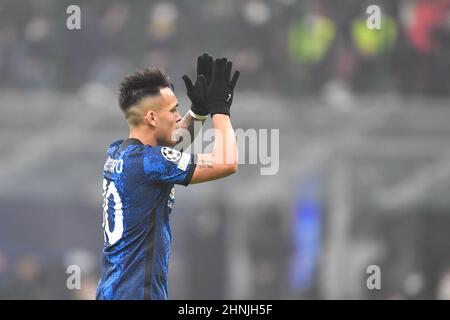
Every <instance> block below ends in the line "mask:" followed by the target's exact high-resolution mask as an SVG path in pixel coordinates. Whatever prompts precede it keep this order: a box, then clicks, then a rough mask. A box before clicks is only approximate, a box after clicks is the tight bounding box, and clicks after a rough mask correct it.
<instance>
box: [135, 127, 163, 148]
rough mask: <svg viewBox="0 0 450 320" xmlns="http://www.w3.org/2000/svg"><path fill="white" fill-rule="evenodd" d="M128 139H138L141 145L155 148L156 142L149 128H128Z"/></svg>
mask: <svg viewBox="0 0 450 320" xmlns="http://www.w3.org/2000/svg"><path fill="white" fill-rule="evenodd" d="M129 138H134V139H138V140H139V141H141V142H142V143H143V144H146V145H150V146H156V145H157V141H156V138H155V136H154V135H153V132H152V130H151V129H150V128H145V127H144V126H139V127H134V128H130V135H129Z"/></svg>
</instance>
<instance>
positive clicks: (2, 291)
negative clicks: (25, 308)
mask: <svg viewBox="0 0 450 320" xmlns="http://www.w3.org/2000/svg"><path fill="white" fill-rule="evenodd" d="M71 265H75V266H79V267H80V269H81V273H80V278H79V282H76V281H78V280H75V279H73V278H71V276H72V275H73V274H74V272H73V271H72V270H71V269H70V268H68V267H69V266H71ZM97 265H98V262H97V258H96V257H95V256H94V254H93V253H92V252H90V251H88V250H85V249H74V250H70V251H68V252H67V253H65V254H64V255H63V256H56V257H54V258H52V259H49V258H48V257H44V256H42V257H41V256H39V255H38V254H36V253H22V254H18V255H14V256H12V255H8V254H7V253H6V252H2V251H0V300H3V299H20V300H22V299H26V300H28V299H40V300H42V299H43V300H47V299H71V300H73V299H76V300H90V299H93V298H94V297H95V290H96V287H97V281H98V267H97ZM68 283H69V284H68Z"/></svg>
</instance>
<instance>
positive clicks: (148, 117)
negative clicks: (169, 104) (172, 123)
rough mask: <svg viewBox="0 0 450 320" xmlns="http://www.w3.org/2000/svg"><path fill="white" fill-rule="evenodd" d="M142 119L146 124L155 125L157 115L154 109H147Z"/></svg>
mask: <svg viewBox="0 0 450 320" xmlns="http://www.w3.org/2000/svg"><path fill="white" fill-rule="evenodd" d="M144 121H145V123H146V124H148V125H150V126H152V127H156V125H157V124H158V116H157V114H156V112H155V111H154V110H149V111H147V113H146V114H145V116H144Z"/></svg>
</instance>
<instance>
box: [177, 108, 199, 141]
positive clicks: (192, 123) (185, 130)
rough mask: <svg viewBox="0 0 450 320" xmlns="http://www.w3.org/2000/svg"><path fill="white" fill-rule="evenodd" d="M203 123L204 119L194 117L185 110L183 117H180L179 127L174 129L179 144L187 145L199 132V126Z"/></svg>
mask: <svg viewBox="0 0 450 320" xmlns="http://www.w3.org/2000/svg"><path fill="white" fill-rule="evenodd" d="M204 123H205V120H198V119H195V118H194V117H192V115H191V114H190V113H189V112H187V113H186V114H185V115H184V117H183V119H181V121H180V126H179V128H178V129H177V130H176V131H175V135H176V137H177V140H178V141H179V144H181V145H182V146H183V148H187V147H189V146H190V145H191V144H192V142H193V141H194V139H195V137H196V136H197V135H198V134H199V132H200V128H201V127H202V126H203V124H204ZM186 139H187V141H186Z"/></svg>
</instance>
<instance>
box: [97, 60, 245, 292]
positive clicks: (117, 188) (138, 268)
mask: <svg viewBox="0 0 450 320" xmlns="http://www.w3.org/2000/svg"><path fill="white" fill-rule="evenodd" d="M231 69H232V63H231V62H230V61H227V59H226V58H221V59H216V60H214V61H213V59H212V57H210V56H209V55H207V54H203V55H202V56H200V57H199V58H198V59H197V79H196V81H195V84H192V82H191V80H190V78H189V77H188V76H184V77H183V80H184V81H185V84H186V88H187V95H188V97H189V98H190V99H191V102H192V106H191V109H190V110H189V112H188V113H187V114H186V115H185V116H184V118H183V119H182V118H181V117H180V114H179V112H178V100H177V97H176V96H175V94H174V91H173V86H172V85H171V83H170V82H169V79H168V77H167V75H166V74H165V73H164V72H163V71H161V70H159V69H146V70H144V71H140V72H136V73H133V74H131V75H129V76H127V77H125V79H124V80H123V81H122V83H121V84H120V90H119V105H120V108H121V110H122V112H123V113H124V115H125V118H126V120H127V123H128V125H129V128H130V135H129V137H128V138H127V139H125V140H119V141H116V142H114V143H112V144H111V145H110V147H109V149H108V158H107V160H106V163H105V165H104V169H103V198H104V202H103V229H104V248H103V259H102V270H101V278H100V281H99V283H98V287H97V294H96V298H97V299H167V298H168V292H167V275H168V269H169V255H170V241H171V233H170V225H169V214H170V212H171V210H172V207H173V204H174V200H175V198H174V185H175V184H182V185H185V186H187V185H188V184H192V183H199V182H206V181H211V180H214V179H220V178H223V177H226V176H228V175H231V174H233V173H234V172H236V170H237V163H238V162H237V156H238V155H237V145H236V137H235V135H234V131H233V128H232V125H231V122H230V117H229V115H230V106H231V103H232V98H233V90H234V87H235V84H236V82H237V79H238V77H239V71H235V73H234V74H233V77H231ZM208 113H209V114H210V115H211V118H212V122H213V126H214V128H215V130H216V131H215V135H216V136H215V142H214V147H213V150H212V152H211V153H209V154H197V155H194V154H186V153H183V152H179V151H177V150H175V149H173V147H174V146H175V145H176V144H177V143H178V142H179V141H178V139H177V136H178V133H177V132H178V131H179V130H180V129H181V128H184V129H187V130H188V131H189V132H192V131H193V127H194V121H202V122H203V121H204V119H205V118H206V116H207V115H208Z"/></svg>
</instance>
